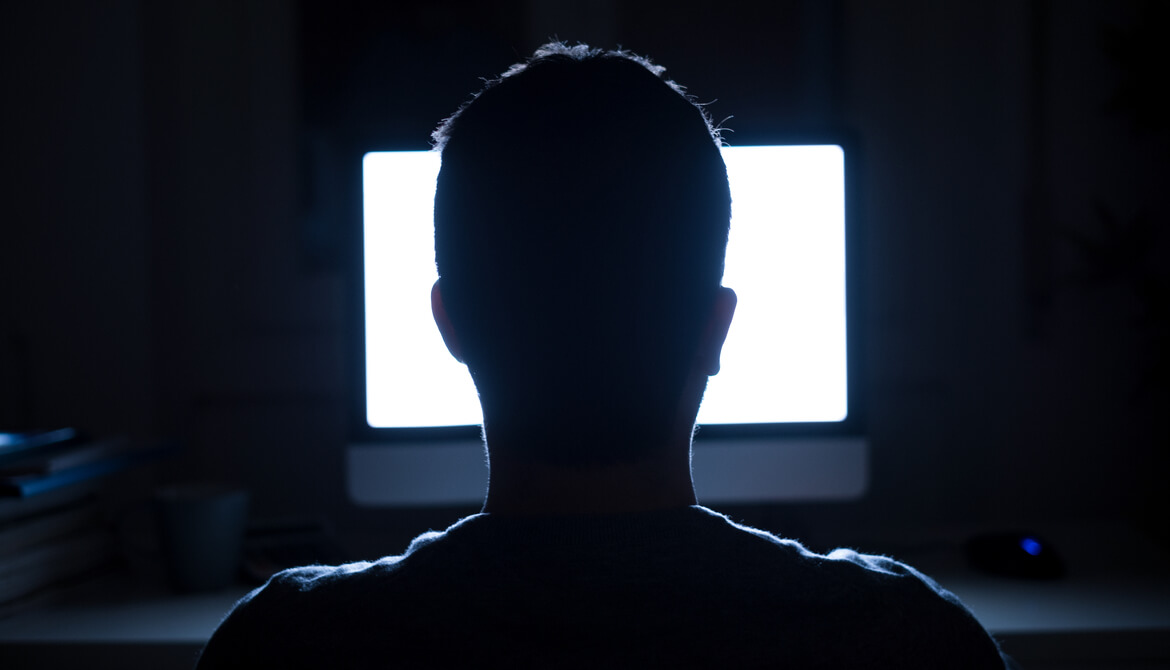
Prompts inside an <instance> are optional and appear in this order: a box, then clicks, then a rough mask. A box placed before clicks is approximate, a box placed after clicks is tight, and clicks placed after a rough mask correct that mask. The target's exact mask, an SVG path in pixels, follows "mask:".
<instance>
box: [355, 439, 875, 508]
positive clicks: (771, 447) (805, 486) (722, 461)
mask: <svg viewBox="0 0 1170 670" xmlns="http://www.w3.org/2000/svg"><path fill="white" fill-rule="evenodd" d="M692 466H693V471H694V480H695V493H696V495H697V496H698V498H699V502H700V503H703V504H716V503H742V504H749V503H769V502H832V501H838V502H844V501H848V500H856V499H857V498H860V497H861V496H863V495H864V494H865V491H866V488H867V486H868V483H869V444H868V441H867V440H866V439H865V438H863V437H803V438H749V439H709V440H704V439H702V437H697V438H696V439H695V446H694V455H693V459H692ZM487 475H488V471H487V459H486V458H485V457H484V451H483V444H482V443H481V442H480V441H479V440H461V441H451V442H416V443H399V444H388V443H377V442H367V443H358V444H351V445H349V447H348V448H347V451H346V478H347V483H346V486H347V490H348V492H349V498H350V500H351V501H352V502H353V503H354V504H356V505H360V506H365V507H428V506H446V505H467V504H472V505H475V504H479V503H481V502H482V501H483V497H484V492H485V491H486V487H487Z"/></svg>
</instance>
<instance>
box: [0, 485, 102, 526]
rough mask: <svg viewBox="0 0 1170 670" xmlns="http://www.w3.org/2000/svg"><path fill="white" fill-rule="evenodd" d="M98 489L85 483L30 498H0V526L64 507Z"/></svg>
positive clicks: (90, 494)
mask: <svg viewBox="0 0 1170 670" xmlns="http://www.w3.org/2000/svg"><path fill="white" fill-rule="evenodd" d="M97 489H98V487H97V484H96V482H94V481H92V480H91V481H87V482H82V483H79V484H77V485H74V486H67V487H64V488H59V489H55V490H53V491H49V492H46V493H43V494H41V495H39V496H33V497H30V498H3V497H0V524H5V523H10V522H12V521H15V520H18V519H24V518H26V517H31V516H35V515H37V514H44V513H46V512H48V511H50V510H54V509H58V508H61V507H66V506H68V505H72V504H75V503H77V502H78V501H80V500H83V499H85V498H88V497H90V496H92V495H93V494H94V493H95V492H96V491H97Z"/></svg>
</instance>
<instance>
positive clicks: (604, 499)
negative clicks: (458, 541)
mask: <svg viewBox="0 0 1170 670" xmlns="http://www.w3.org/2000/svg"><path fill="white" fill-rule="evenodd" d="M689 446H690V445H689V444H687V445H685V446H684V447H683V448H680V449H678V450H674V451H672V452H668V453H665V454H661V455H656V456H653V457H649V458H645V459H642V460H638V461H634V462H623V463H616V464H607V465H590V466H583V467H571V466H566V465H552V464H546V463H539V462H533V461H531V460H525V459H522V458H513V457H511V456H510V454H508V453H507V451H506V450H504V449H495V450H493V449H490V448H489V454H490V461H491V476H490V478H489V484H488V494H487V499H486V500H485V502H484V506H483V511H484V512H488V513H492V514H507V515H517V516H519V515H524V516H541V515H545V516H547V515H565V514H613V513H621V512H642V511H650V510H658V509H671V508H676V507H686V506H688V505H694V504H695V503H696V499H695V489H694V485H693V484H692V482H691V468H690V449H689Z"/></svg>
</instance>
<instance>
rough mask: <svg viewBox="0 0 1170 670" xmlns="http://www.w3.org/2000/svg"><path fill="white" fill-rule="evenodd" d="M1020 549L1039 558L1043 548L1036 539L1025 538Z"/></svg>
mask: <svg viewBox="0 0 1170 670" xmlns="http://www.w3.org/2000/svg"><path fill="white" fill-rule="evenodd" d="M1020 548H1021V549H1023V550H1024V551H1026V552H1028V553H1029V554H1031V555H1033V556H1039V555H1040V552H1041V550H1043V547H1042V546H1041V545H1040V542H1039V540H1037V539H1036V538H1034V537H1025V538H1022V539H1021V540H1020Z"/></svg>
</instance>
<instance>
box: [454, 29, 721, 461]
mask: <svg viewBox="0 0 1170 670" xmlns="http://www.w3.org/2000/svg"><path fill="white" fill-rule="evenodd" d="M434 140H435V145H436V147H437V148H438V149H439V150H441V151H442V168H441V170H440V172H439V177H438V185H437V190H436V196H435V260H436V264H437V266H438V271H439V275H440V277H441V280H440V282H441V287H442V292H443V298H444V303H445V305H446V307H447V312H448V315H449V317H450V319H451V322H452V324H453V325H454V327H455V331H456V333H458V335H459V337H460V342H461V345H462V348H463V353H464V360H465V362H466V363H467V365H468V367H469V369H470V370H471V373H472V376H473V377H474V379H475V383H476V386H477V388H478V390H479V393H480V399H481V403H482V404H483V409H484V419H485V428H486V431H487V438H488V440H489V443H490V442H491V441H492V440H493V439H494V438H495V437H497V436H498V437H500V438H501V439H507V440H508V441H509V443H510V444H511V447H512V448H516V449H520V450H528V451H529V453H528V454H527V456H528V457H530V458H533V459H537V460H542V461H545V462H555V463H563V464H586V463H604V462H615V461H622V460H631V459H636V458H638V457H640V456H643V455H645V453H646V452H647V451H648V450H651V449H656V448H660V447H662V446H663V444H664V442H666V441H668V440H669V439H670V437H671V431H672V430H673V429H675V427H676V421H677V419H676V413H677V409H678V407H679V400H680V397H681V393H682V390H683V386H684V383H685V380H686V376H687V372H688V370H689V369H690V366H691V362H692V360H693V358H694V356H695V354H696V347H697V345H698V342H699V337H700V335H701V331H702V328H703V327H704V325H705V323H706V317H707V315H708V314H709V313H710V307H711V305H712V304H713V300H714V296H715V294H716V291H717V290H718V288H719V286H720V282H721V280H722V276H723V259H724V252H725V250H726V246H727V232H728V223H729V221H730V213H731V194H730V190H729V188H728V183H727V170H726V167H725V166H724V164H723V159H722V156H721V155H720V151H719V146H720V141H719V135H718V131H717V130H716V129H715V128H713V126H712V124H711V121H710V119H709V118H708V116H707V114H706V113H705V110H704V109H703V108H702V107H701V106H699V105H698V104H696V103H695V102H693V101H692V100H691V99H690V98H689V97H687V96H686V94H685V93H684V92H683V90H682V89H681V88H680V87H679V86H677V85H676V84H674V83H673V82H671V81H669V80H667V79H665V78H664V77H663V68H661V67H658V66H655V65H653V64H651V63H650V62H649V61H647V60H646V59H644V58H641V57H638V56H635V55H633V54H630V53H628V52H625V51H602V50H598V49H591V48H589V47H587V46H584V45H578V46H571V47H570V46H566V45H563V44H559V43H552V44H548V45H545V46H544V47H542V48H540V49H539V50H537V51H536V53H535V54H534V55H533V57H532V58H531V59H529V60H528V61H527V62H524V63H521V64H518V65H515V66H513V67H512V68H511V69H509V70H508V71H507V72H505V73H504V74H503V75H502V76H501V77H499V78H498V79H495V80H492V81H489V82H488V83H487V84H486V86H485V87H484V89H483V90H482V91H481V92H480V93H478V94H477V95H476V96H475V97H473V98H472V99H471V100H470V101H469V102H468V103H466V104H465V105H463V107H462V108H460V109H459V110H458V111H457V112H456V113H455V114H454V115H452V116H451V117H450V118H448V119H447V120H446V121H444V122H443V124H442V125H441V126H440V127H439V128H438V129H437V130H436V131H435V133H434Z"/></svg>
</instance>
